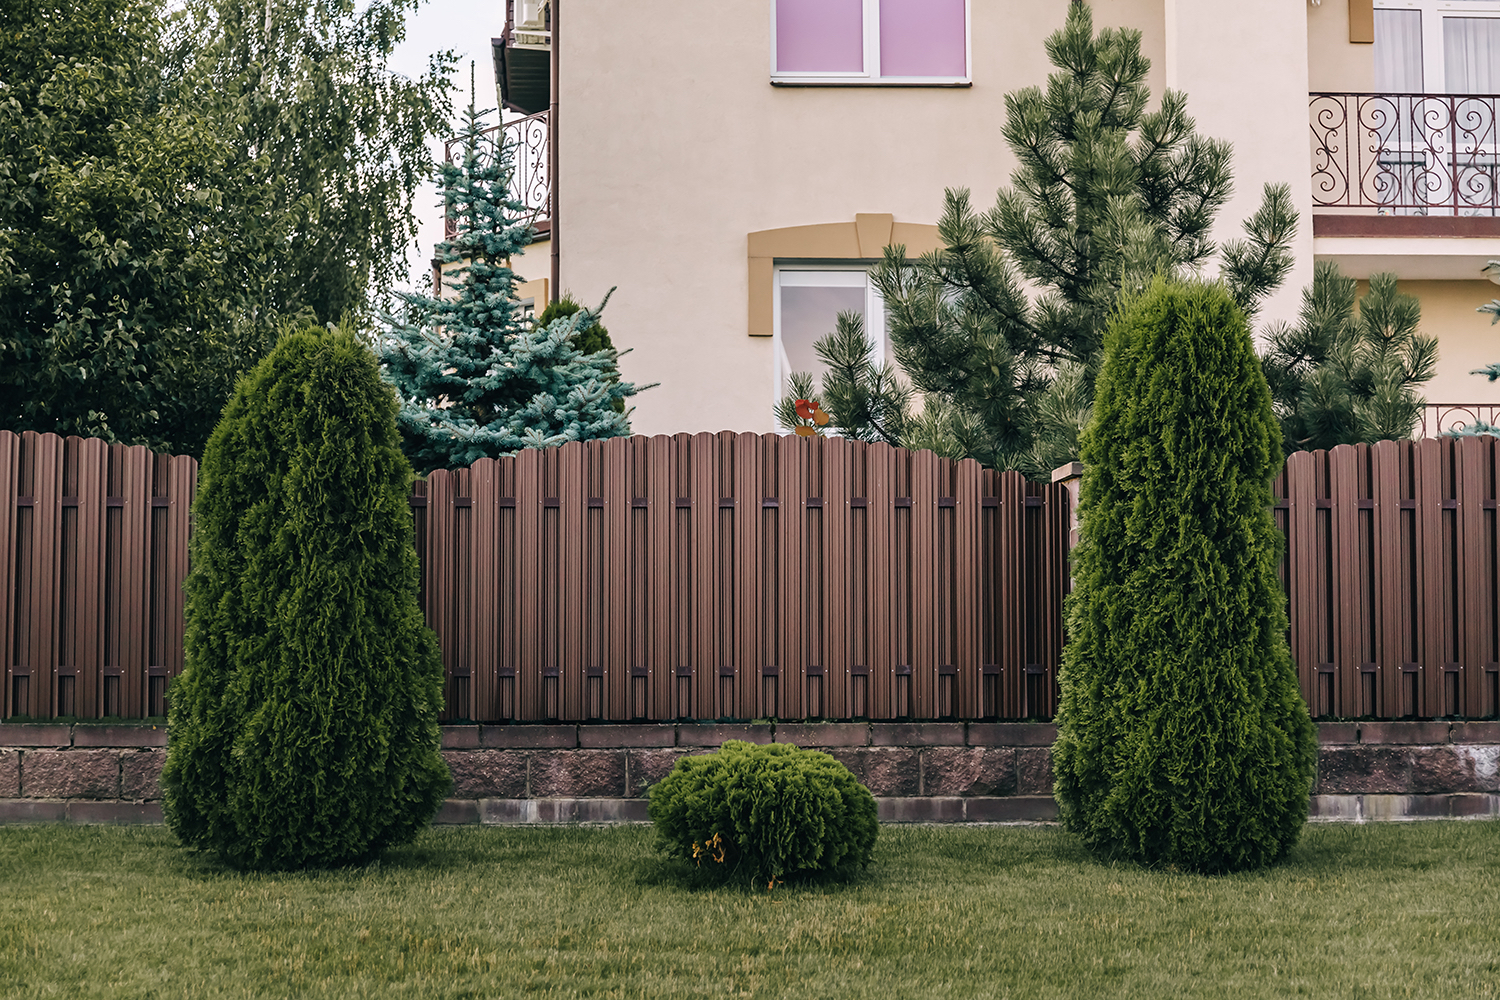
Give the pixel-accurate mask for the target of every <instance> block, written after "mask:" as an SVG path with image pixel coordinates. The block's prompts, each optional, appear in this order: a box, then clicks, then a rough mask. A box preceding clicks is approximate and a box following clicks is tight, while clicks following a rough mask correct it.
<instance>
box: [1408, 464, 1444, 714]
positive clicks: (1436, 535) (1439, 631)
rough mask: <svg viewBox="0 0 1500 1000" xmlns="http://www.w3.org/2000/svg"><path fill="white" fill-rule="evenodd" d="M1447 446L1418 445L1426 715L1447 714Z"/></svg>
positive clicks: (1422, 703) (1423, 701)
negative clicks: (1445, 532) (1444, 504)
mask: <svg viewBox="0 0 1500 1000" xmlns="http://www.w3.org/2000/svg"><path fill="white" fill-rule="evenodd" d="M1443 444H1444V443H1443V442H1442V441H1439V440H1435V439H1431V438H1428V439H1425V440H1422V441H1418V442H1417V443H1416V446H1415V451H1416V455H1415V456H1414V459H1415V462H1416V477H1417V508H1416V510H1417V558H1418V560H1419V561H1418V564H1417V579H1418V586H1419V587H1420V588H1421V592H1422V599H1421V606H1420V612H1419V620H1420V622H1421V638H1420V640H1419V643H1420V644H1419V646H1418V649H1420V651H1421V654H1422V656H1421V659H1420V661H1419V662H1420V663H1421V668H1420V670H1421V678H1422V679H1421V695H1420V699H1419V707H1418V709H1417V714H1418V715H1421V716H1425V717H1431V716H1435V715H1441V714H1443V699H1444V692H1443V686H1444V680H1443V673H1444V668H1445V666H1446V663H1447V659H1448V658H1447V656H1446V655H1445V654H1446V652H1447V651H1446V649H1445V645H1446V643H1445V639H1446V638H1447V628H1446V627H1445V624H1446V623H1445V622H1444V621H1443V606H1444V598H1445V593H1444V591H1445V588H1444V586H1443V562H1444V559H1443V555H1444V553H1443V510H1442V501H1443V498H1444V496H1445V490H1444V484H1443V475H1442V470H1443V464H1444V463H1443V456H1442V449H1443Z"/></svg>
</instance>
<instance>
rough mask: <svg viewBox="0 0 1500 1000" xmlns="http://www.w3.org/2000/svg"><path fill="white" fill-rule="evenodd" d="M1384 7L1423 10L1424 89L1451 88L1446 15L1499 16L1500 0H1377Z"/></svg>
mask: <svg viewBox="0 0 1500 1000" xmlns="http://www.w3.org/2000/svg"><path fill="white" fill-rule="evenodd" d="M1375 6H1376V7H1377V8H1379V9H1381V10H1416V11H1421V13H1422V93H1424V94H1446V93H1447V92H1448V79H1447V57H1446V55H1445V54H1444V52H1443V21H1442V19H1443V18H1444V17H1489V18H1500V0H1375Z"/></svg>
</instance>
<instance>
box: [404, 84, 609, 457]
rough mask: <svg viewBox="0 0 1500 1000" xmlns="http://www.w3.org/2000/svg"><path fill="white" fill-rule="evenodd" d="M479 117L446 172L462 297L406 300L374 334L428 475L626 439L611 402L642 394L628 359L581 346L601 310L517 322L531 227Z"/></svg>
mask: <svg viewBox="0 0 1500 1000" xmlns="http://www.w3.org/2000/svg"><path fill="white" fill-rule="evenodd" d="M482 118H483V116H482V114H481V113H480V112H477V111H476V110H475V108H474V104H473V101H472V100H471V101H470V104H469V108H468V111H467V112H466V114H465V125H464V129H463V132H462V138H463V140H464V146H463V149H464V154H463V161H462V163H460V164H458V165H454V164H452V163H445V164H443V165H442V167H441V176H442V182H443V197H444V203H445V204H446V205H447V206H448V211H449V213H450V216H451V218H452V219H453V224H454V225H453V229H454V232H453V236H452V237H451V238H450V239H448V240H445V241H443V242H442V243H439V244H438V255H439V258H440V259H441V260H442V262H443V263H445V264H454V263H459V264H461V265H462V266H460V267H458V268H455V269H453V270H451V271H449V272H448V276H449V279H450V280H448V282H447V283H448V287H449V288H451V289H454V290H455V291H456V292H457V297H454V298H434V297H431V296H426V295H415V294H410V293H407V294H402V295H401V296H400V298H401V301H402V302H403V303H404V304H405V309H404V310H402V313H403V315H402V316H401V317H400V318H397V317H393V316H387V317H385V323H386V330H385V332H384V334H383V335H382V336H380V337H378V338H377V340H378V343H377V345H376V354H377V355H378V356H379V358H380V361H381V365H382V369H383V371H384V374H385V377H386V379H387V380H388V381H390V382H391V383H392V384H393V385H394V386H395V387H396V392H397V394H398V395H399V396H400V398H401V411H400V413H399V415H398V418H397V419H398V423H399V426H400V429H401V438H402V443H403V447H404V450H405V452H406V455H407V457H408V458H409V459H410V460H411V463H412V465H413V466H415V467H416V468H417V470H418V471H420V472H425V471H428V470H431V469H437V468H452V467H457V466H464V465H468V464H470V463H471V462H473V461H475V460H476V459H479V458H484V457H486V456H490V457H495V456H499V455H509V454H512V453H514V452H517V451H519V450H521V449H522V448H544V447H549V446H553V445H560V444H564V443H566V442H568V441H582V440H589V439H593V438H609V437H620V436H623V435H626V434H629V433H630V421H629V413H628V412H622V411H623V409H624V408H623V407H621V408H620V409H618V410H617V409H616V406H615V403H616V401H617V400H623V399H624V398H625V397H627V396H633V395H635V393H636V392H637V391H638V389H637V387H636V386H635V385H634V384H633V383H630V382H625V381H623V380H621V379H620V377H619V369H618V368H617V366H616V359H617V358H618V357H619V353H620V352H618V351H615V350H613V349H606V350H601V351H596V352H594V353H591V354H586V353H584V352H583V351H582V350H581V349H580V343H579V342H580V340H581V339H582V336H583V334H584V333H585V331H587V330H588V329H589V328H590V327H592V326H594V325H595V324H596V323H597V321H598V314H599V312H600V310H602V309H603V304H602V303H601V304H600V306H599V307H598V308H596V309H580V310H578V311H577V312H574V313H571V314H569V315H565V316H558V317H557V318H556V319H554V320H552V321H550V322H548V323H545V324H543V323H534V324H533V323H530V322H528V321H527V320H526V319H525V318H524V317H523V316H522V315H521V311H520V307H519V302H518V300H517V298H516V294H515V285H516V275H515V272H514V271H512V270H511V269H510V266H509V259H510V257H511V256H512V255H513V254H517V253H520V252H521V251H522V250H523V249H524V248H525V247H526V246H527V244H529V243H530V242H531V239H532V236H533V230H532V228H531V224H530V222H529V221H527V220H526V218H525V213H526V206H524V205H522V204H520V203H519V202H517V201H515V200H514V199H512V198H511V197H510V194H509V188H510V178H511V171H512V163H513V153H512V150H511V149H510V148H509V147H508V146H507V145H506V144H505V143H504V142H503V141H495V140H492V139H490V138H489V137H488V136H487V135H486V134H485V130H484V125H483V121H482ZM500 134H501V135H502V136H503V131H502V132H501V133H500ZM451 279H457V280H451ZM606 300H607V297H606Z"/></svg>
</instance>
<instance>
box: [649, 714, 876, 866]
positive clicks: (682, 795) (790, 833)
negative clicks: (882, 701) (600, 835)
mask: <svg viewBox="0 0 1500 1000" xmlns="http://www.w3.org/2000/svg"><path fill="white" fill-rule="evenodd" d="M650 811H651V821H652V822H653V823H655V824H656V831H657V835H658V838H659V841H660V843H661V845H662V846H663V848H664V849H665V850H666V851H667V852H668V853H669V854H672V855H675V856H677V857H681V858H687V859H689V860H692V861H694V862H695V863H696V865H697V867H698V868H699V869H700V870H703V871H705V873H706V874H709V875H722V876H723V877H724V878H729V877H736V876H743V877H749V878H754V879H756V880H758V881H764V882H766V883H767V884H768V885H770V886H774V885H775V884H776V883H777V882H779V881H781V880H783V879H785V878H791V877H796V876H807V875H816V874H824V873H847V872H850V871H852V870H853V869H854V868H856V867H858V866H863V865H867V864H869V863H870V855H871V853H872V852H873V851H874V849H875V836H876V834H877V832H878V831H879V825H878V823H877V822H876V819H875V799H874V797H873V796H871V795H870V790H869V789H868V788H866V787H865V786H864V785H861V784H860V783H859V782H858V781H856V780H855V778H854V775H852V774H850V773H849V769H848V768H847V767H845V766H844V765H843V764H840V763H839V762H838V761H837V760H834V759H833V758H832V757H830V756H829V755H828V754H826V753H820V752H819V751H817V750H803V749H801V748H799V747H796V746H793V745H791V744H789V743H772V744H769V745H766V746H757V745H756V744H753V743H744V742H741V741H739V740H729V741H727V742H726V743H725V744H724V745H723V746H722V747H721V748H720V749H719V751H718V752H717V753H711V754H706V755H701V756H695V757H684V758H682V759H681V760H679V761H678V762H677V766H676V767H674V768H673V769H672V773H671V774H669V775H667V776H666V777H665V778H663V779H662V780H661V781H660V782H659V783H658V784H656V785H654V786H652V788H651V807H650Z"/></svg>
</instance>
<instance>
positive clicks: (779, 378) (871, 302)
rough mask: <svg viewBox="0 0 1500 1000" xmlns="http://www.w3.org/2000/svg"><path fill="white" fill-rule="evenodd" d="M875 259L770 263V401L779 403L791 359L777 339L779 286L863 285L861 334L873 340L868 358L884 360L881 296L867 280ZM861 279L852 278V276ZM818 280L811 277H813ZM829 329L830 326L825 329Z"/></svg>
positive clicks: (849, 286)
mask: <svg viewBox="0 0 1500 1000" xmlns="http://www.w3.org/2000/svg"><path fill="white" fill-rule="evenodd" d="M875 264H876V262H875V261H869V262H866V263H847V264H846V263H838V264H819V263H815V262H793V263H787V264H781V263H777V264H774V265H773V266H772V282H771V288H772V293H771V352H772V356H773V358H774V361H773V369H774V371H773V376H774V378H773V380H772V383H771V386H772V395H771V403H772V405H773V406H775V405H776V404H778V403H780V402H781V400H782V396H783V395H784V394H785V392H786V380H787V379H788V378H789V377H790V376H791V374H792V367H791V362H790V360H789V359H788V358H787V355H786V348H785V347H783V346H782V343H781V289H782V288H783V287H786V286H791V287H798V286H800V287H803V288H806V287H812V288H839V287H842V288H858V287H860V286H861V285H863V287H864V290H865V338H866V339H867V340H872V341H874V343H875V350H874V352H873V353H872V354H871V360H872V361H875V362H876V363H880V362H883V361H885V360H886V355H887V353H888V352H889V350H890V345H889V344H888V343H886V333H885V299H884V298H882V297H881V295H880V289H878V288H876V287H875V283H874V282H873V281H871V280H870V268H872V267H874V266H875ZM833 275H846V276H847V283H846V282H845V281H844V280H836V281H829V280H828V278H829V277H830V276H833ZM856 275H858V277H859V278H860V279H862V280H859V281H856V280H854V278H855V276H856ZM815 278H816V279H821V280H814V279H815ZM828 332H829V333H832V332H833V331H832V330H829V331H828Z"/></svg>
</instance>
